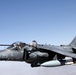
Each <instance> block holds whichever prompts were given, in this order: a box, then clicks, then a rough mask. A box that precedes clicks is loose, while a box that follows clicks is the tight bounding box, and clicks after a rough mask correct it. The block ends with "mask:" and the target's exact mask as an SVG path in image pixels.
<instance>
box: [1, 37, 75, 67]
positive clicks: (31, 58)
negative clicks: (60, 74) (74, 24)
mask: <svg viewBox="0 0 76 75" xmlns="http://www.w3.org/2000/svg"><path fill="white" fill-rule="evenodd" d="M0 46H8V47H7V48H6V49H4V50H0V60H6V61H25V62H27V63H29V64H31V67H38V66H43V67H55V66H61V65H66V64H75V63H76V37H75V38H74V39H73V41H72V42H71V43H70V44H68V45H60V46H54V45H46V44H38V43H37V42H36V41H35V40H34V41H33V42H32V45H29V44H26V43H23V42H15V43H13V44H11V45H7V44H0ZM66 57H70V58H66Z"/></svg>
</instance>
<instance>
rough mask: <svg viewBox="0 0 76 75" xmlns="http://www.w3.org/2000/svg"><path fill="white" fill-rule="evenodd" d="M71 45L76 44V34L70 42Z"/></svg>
mask: <svg viewBox="0 0 76 75" xmlns="http://www.w3.org/2000/svg"><path fill="white" fill-rule="evenodd" d="M69 46H76V36H75V38H74V39H73V40H72V42H71V43H70V44H69Z"/></svg>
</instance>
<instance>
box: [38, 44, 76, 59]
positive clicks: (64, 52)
mask: <svg viewBox="0 0 76 75" xmlns="http://www.w3.org/2000/svg"><path fill="white" fill-rule="evenodd" d="M37 48H38V49H44V50H50V51H52V52H55V53H56V54H61V55H64V56H68V57H72V58H75V59H76V54H75V53H73V52H70V51H67V49H66V50H65V49H64V48H58V47H55V46H52V45H37Z"/></svg>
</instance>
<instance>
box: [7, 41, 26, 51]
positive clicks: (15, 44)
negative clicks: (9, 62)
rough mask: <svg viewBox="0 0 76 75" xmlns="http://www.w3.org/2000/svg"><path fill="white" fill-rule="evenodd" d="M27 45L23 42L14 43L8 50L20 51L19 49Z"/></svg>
mask: <svg viewBox="0 0 76 75" xmlns="http://www.w3.org/2000/svg"><path fill="white" fill-rule="evenodd" d="M25 45H26V43H23V42H14V43H13V44H11V46H9V47H8V48H7V49H11V50H19V49H21V48H23V47H24V46H25Z"/></svg>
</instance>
